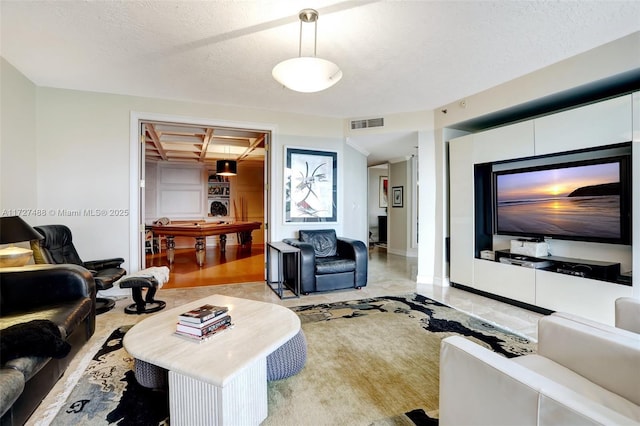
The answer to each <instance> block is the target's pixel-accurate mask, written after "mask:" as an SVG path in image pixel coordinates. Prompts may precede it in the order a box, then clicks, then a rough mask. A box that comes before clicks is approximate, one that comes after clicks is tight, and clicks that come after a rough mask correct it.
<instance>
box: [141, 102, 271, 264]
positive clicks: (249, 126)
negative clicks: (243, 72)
mask: <svg viewBox="0 0 640 426" xmlns="http://www.w3.org/2000/svg"><path fill="white" fill-rule="evenodd" d="M143 121H161V122H171V123H179V124H189V125H201V126H212V127H232V128H237V129H246V130H259V131H264V132H265V133H268V134H270V137H269V139H268V146H267V149H265V157H264V162H265V165H264V170H265V174H264V176H265V182H264V183H265V206H264V221H265V223H264V229H265V243H267V242H269V241H271V233H272V232H273V229H272V228H273V227H272V226H269V224H270V222H271V218H272V217H273V214H274V212H273V211H272V210H273V203H272V200H271V191H269V190H267V189H266V188H271V185H270V183H271V182H273V181H274V176H273V167H271V161H272V158H271V147H272V146H273V144H274V141H275V140H276V129H277V126H276V125H275V124H270V123H256V122H241V121H229V120H220V119H212V118H203V117H186V116H182V115H172V114H159V113H151V112H140V111H131V113H130V122H129V139H130V142H129V185H130V188H129V237H130V238H129V268H130V270H131V271H138V270H140V267H141V265H143V264H144V258H143V257H144V206H143V205H142V202H143V201H144V197H143V196H141V192H143V191H144V180H143V177H144V164H145V154H144V152H145V151H144V143H143V141H141V140H140V125H141V122H143Z"/></svg>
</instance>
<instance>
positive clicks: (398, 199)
mask: <svg viewBox="0 0 640 426" xmlns="http://www.w3.org/2000/svg"><path fill="white" fill-rule="evenodd" d="M403 188H404V187H402V186H394V187H393V188H391V207H402V206H403V201H404V196H403V193H402V192H403Z"/></svg>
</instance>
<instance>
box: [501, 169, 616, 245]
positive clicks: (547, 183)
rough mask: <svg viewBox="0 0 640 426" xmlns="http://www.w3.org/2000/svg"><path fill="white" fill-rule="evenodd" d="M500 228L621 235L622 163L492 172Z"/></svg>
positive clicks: (517, 232) (516, 232)
mask: <svg viewBox="0 0 640 426" xmlns="http://www.w3.org/2000/svg"><path fill="white" fill-rule="evenodd" d="M496 197H497V226H498V232H499V233H503V234H509V233H510V232H511V233H513V234H514V235H520V234H537V235H550V236H553V235H557V236H566V237H572V236H574V237H578V236H580V237H587V238H589V237H592V238H612V239H615V238H620V232H621V230H620V165H619V163H618V162H611V163H605V164H593V165H580V166H564V167H559V168H553V169H545V170H534V171H526V172H509V173H505V174H498V175H497V176H496Z"/></svg>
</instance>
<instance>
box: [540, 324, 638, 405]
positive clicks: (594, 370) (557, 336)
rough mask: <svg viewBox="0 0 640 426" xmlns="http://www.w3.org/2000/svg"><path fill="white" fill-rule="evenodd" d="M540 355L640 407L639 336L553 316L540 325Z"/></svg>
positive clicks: (601, 325) (603, 326)
mask: <svg viewBox="0 0 640 426" xmlns="http://www.w3.org/2000/svg"><path fill="white" fill-rule="evenodd" d="M538 354H539V355H541V356H543V357H545V358H549V359H551V360H552V361H555V362H556V363H558V364H560V365H562V366H564V367H566V368H568V369H570V370H572V371H573V372H575V373H577V374H579V375H580V376H582V377H585V378H586V379H588V380H589V381H591V382H593V383H595V384H597V385H598V386H601V387H602V388H604V389H606V390H608V391H610V392H613V393H615V394H617V395H620V396H622V397H623V398H626V399H628V400H629V401H631V402H633V403H634V404H636V405H640V368H638V366H640V334H634V333H631V332H627V331H626V330H621V329H617V328H615V327H611V326H607V325H606V324H599V323H596V324H590V323H589V321H588V320H586V321H585V320H582V319H581V318H579V317H577V318H572V317H571V316H569V315H565V314H558V315H556V314H553V315H550V316H547V317H543V318H541V319H540V320H539V321H538Z"/></svg>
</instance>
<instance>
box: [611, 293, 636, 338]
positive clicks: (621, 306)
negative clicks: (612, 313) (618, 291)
mask: <svg viewBox="0 0 640 426" xmlns="http://www.w3.org/2000/svg"><path fill="white" fill-rule="evenodd" d="M616 327H618V328H622V329H624V330H628V331H631V332H633V333H640V299H636V298H635V297H620V298H618V299H616Z"/></svg>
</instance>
